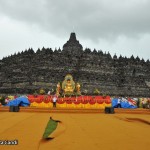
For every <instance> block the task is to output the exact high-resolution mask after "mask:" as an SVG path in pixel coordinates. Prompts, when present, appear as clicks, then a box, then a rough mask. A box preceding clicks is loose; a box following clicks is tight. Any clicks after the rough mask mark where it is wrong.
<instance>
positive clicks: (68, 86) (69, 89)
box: [62, 74, 75, 94]
mask: <svg viewBox="0 0 150 150" xmlns="http://www.w3.org/2000/svg"><path fill="white" fill-rule="evenodd" d="M62 89H63V91H64V94H73V92H74V89H75V82H74V81H73V77H72V75H70V74H68V75H66V76H65V80H64V81H63V83H62Z"/></svg>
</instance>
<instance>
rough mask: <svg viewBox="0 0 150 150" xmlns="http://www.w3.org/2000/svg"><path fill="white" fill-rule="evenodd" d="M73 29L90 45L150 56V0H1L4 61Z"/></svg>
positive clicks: (54, 43) (58, 43)
mask: <svg viewBox="0 0 150 150" xmlns="http://www.w3.org/2000/svg"><path fill="white" fill-rule="evenodd" d="M73 31H74V32H75V33H76V35H77V39H78V40H79V41H80V43H81V44H82V46H83V48H84V49H85V48H86V47H88V48H91V49H92V50H93V49H94V48H95V49H97V50H100V49H101V50H103V51H104V52H105V51H106V52H108V51H109V52H110V54H111V55H112V56H113V55H114V54H115V53H116V54H117V55H118V56H119V55H120V54H121V55H122V56H127V57H130V56H131V55H132V54H133V55H134V56H135V57H136V56H139V57H140V58H144V59H145V60H147V59H150V0H0V59H1V58H3V57H4V56H8V55H11V54H14V53H15V52H18V51H22V50H25V49H28V48H30V47H32V48H33V49H34V50H35V51H36V50H37V49H38V48H42V47H43V46H44V47H45V48H48V47H49V48H53V49H55V47H56V48H59V47H60V48H61V49H62V47H63V44H64V43H66V41H67V40H68V39H69V36H70V33H71V32H73Z"/></svg>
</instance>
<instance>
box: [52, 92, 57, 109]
mask: <svg viewBox="0 0 150 150" xmlns="http://www.w3.org/2000/svg"><path fill="white" fill-rule="evenodd" d="M52 101H53V107H56V102H57V95H56V94H55V95H54V97H53V99H52Z"/></svg>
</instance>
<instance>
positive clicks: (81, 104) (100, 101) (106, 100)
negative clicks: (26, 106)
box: [28, 95, 111, 109]
mask: <svg viewBox="0 0 150 150" xmlns="http://www.w3.org/2000/svg"><path fill="white" fill-rule="evenodd" d="M52 98H53V95H52V96H47V95H38V96H37V97H35V96H34V95H28V99H29V101H30V103H31V104H30V106H31V107H47V108H52V107H53V104H52ZM109 106H111V98H110V96H105V97H103V96H77V97H75V96H74V97H60V98H58V100H57V108H102V109H103V108H105V107H109Z"/></svg>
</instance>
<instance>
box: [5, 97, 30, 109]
mask: <svg viewBox="0 0 150 150" xmlns="http://www.w3.org/2000/svg"><path fill="white" fill-rule="evenodd" d="M29 105H30V102H29V100H28V98H26V97H23V96H22V97H18V98H16V99H14V100H11V101H9V102H8V103H7V104H6V105H5V106H24V107H25V106H29Z"/></svg>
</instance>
